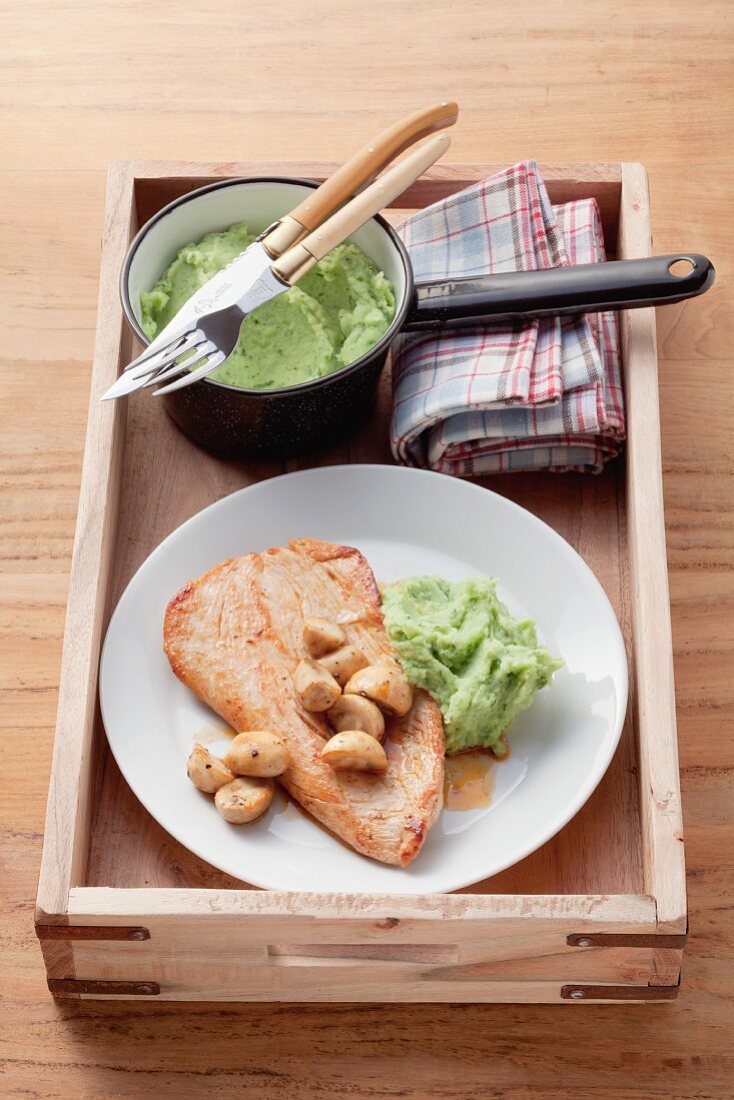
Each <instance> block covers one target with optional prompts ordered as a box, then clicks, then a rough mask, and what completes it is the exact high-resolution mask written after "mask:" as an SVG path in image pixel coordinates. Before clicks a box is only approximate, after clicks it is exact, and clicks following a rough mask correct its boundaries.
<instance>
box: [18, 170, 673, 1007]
mask: <svg viewBox="0 0 734 1100" xmlns="http://www.w3.org/2000/svg"><path fill="white" fill-rule="evenodd" d="M333 167H334V166H333V165H329V164H315V163H314V164H311V163H309V164H283V163H276V164H257V165H240V164H218V165H217V164H215V165H206V166H201V165H190V164H182V163H155V162H153V163H151V162H143V163H139V164H123V165H118V166H115V167H113V168H112V169H111V170H110V174H109V180H108V190H107V207H106V218H105V229H104V237H103V256H102V268H101V276H100V294H99V316H98V331H97V342H96V347H95V363H94V372H93V380H92V392H91V397H90V413H89V423H88V429H87V440H86V448H85V459H84V467H83V473H82V485H81V492H80V501H79V514H78V520H77V533H76V540H75V547H74V554H73V559H72V570H71V579H70V588H69V611H68V615H67V624H66V631H65V637H64V650H63V659H62V670H61V683H60V693H59V707H58V719H57V730H56V741H55V747H54V759H53V765H52V779H51V786H50V791H49V802H48V811H47V821H46V834H45V841H44V853H43V861H42V867H41V875H40V881H39V891H38V905H37V931H38V935H39V939H40V940H41V946H42V949H43V952H44V956H45V959H46V966H47V972H48V976H49V985H50V988H51V989H52V991H53V992H54V993H55V994H56V995H59V996H64V997H76V998H79V997H84V998H86V997H108V996H124V997H158V998H161V999H168V1000H178V999H180V1000H186V999H191V1000H222V1001H225V1000H293V1001H296V1000H330V1001H338V1000H355V1001H360V1000H364V1001H369V1000H376V1001H390V1000H395V1001H447V1002H448V1001H457V1002H459V1001H497V1002H518V1003H519V1002H562V1001H579V1002H580V1001H583V1000H602V1001H623V1000H630V999H632V1000H648V999H655V1000H658V999H669V998H670V997H672V996H674V995H675V992H676V987H677V981H678V977H679V973H680V958H681V948H682V942H683V939H684V933H685V878H684V865H683V847H682V843H681V837H682V833H681V823H680V795H679V780H678V771H677V753H676V742H675V706H674V698H673V693H672V658H671V644H670V620H669V608H668V603H667V569H666V563H665V541H664V528H663V513H662V488H661V485H662V481H661V474H660V448H659V421H658V408H657V362H656V350H655V324H654V314H653V312H652V311H650V310H641V311H637V312H636V313H631V314H625V315H622V349H623V356H624V360H625V371H626V375H625V378H626V390H627V406H628V425H629V434H630V436H631V439H630V443H629V445H628V448H627V456H626V497H627V504H626V509H627V521H628V535H629V540H628V547H629V562H628V568H629V576H630V585H629V587H630V593H631V602H632V608H631V619H632V624H633V630H632V638H629V637H628V639H627V642H628V646H629V649H630V657H631V666H632V667H631V677H632V681H633V684H634V685H635V690H634V691H633V693H632V694H631V711H632V714H631V718H632V722H633V726H634V730H635V736H636V743H637V769H638V773H639V807H640V810H639V813H640V815H641V819H642V820H641V827H642V837H641V844H642V847H641V863H642V869H641V874H640V882H641V884H642V890H641V892H640V893H638V894H630V893H629V892H625V891H624V890H621V891H619V892H617V893H611V894H610V893H606V894H600V893H598V892H595V891H591V892H590V893H589V894H578V893H561V894H554V895H550V894H539V895H534V894H529V893H525V892H520V891H518V892H517V893H511V892H507V891H506V890H504V891H502V890H500V889H498V890H497V892H491V893H486V892H485V893H481V892H480V893H462V894H454V895H432V896H429V897H424V898H411V897H403V896H400V895H390V896H383V897H362V896H359V895H343V896H342V895H316V894H279V893H273V892H269V891H254V890H251V889H245V888H243V889H206V890H203V889H184V888H178V889H156V888H144V887H143V884H142V883H141V885H140V886H136V887H135V888H130V887H129V886H128V885H127V883H126V884H125V885H124V886H117V885H116V884H115V881H114V880H113V881H112V882H111V883H110V885H104V886H102V885H101V884H99V880H98V879H97V880H96V881H95V880H94V879H93V882H92V883H90V882H89V879H88V873H87V861H88V856H89V851H90V844H91V840H90V832H91V822H92V807H93V805H94V800H95V794H96V792H97V790H98V786H99V783H100V761H101V760H102V758H103V756H104V753H105V752H106V745H105V743H104V735H103V733H102V732H101V726H100V722H99V714H98V703H97V666H98V661H99V651H100V645H101V639H102V634H103V630H104V627H105V625H106V622H107V620H108V618H109V614H110V612H111V606H110V604H111V601H112V600H113V598H114V592H113V591H112V585H111V575H112V570H113V566H114V561H115V553H116V532H117V520H118V511H119V507H120V495H121V485H122V476H123V458H124V454H123V452H124V448H125V437H126V422H125V419H126V410H125V406H124V404H123V403H114V404H110V403H101V402H100V400H99V398H100V396H101V394H102V393H103V392H104V390H105V389H106V388H107V387H108V386H109V385H110V384H111V383H112V381H113V380H114V378H115V377H116V376H117V374H118V372H119V370H120V368H121V364H122V363H123V362H124V361H125V359H126V358H127V357H128V356H129V354H130V351H131V339H130V336H129V333H128V332H127V329H126V327H125V325H124V322H123V318H122V313H121V309H120V307H119V302H118V294H117V281H118V276H119V270H120V266H121V263H122V259H123V256H124V253H125V250H126V248H127V245H128V243H129V241H130V239H131V236H132V235H133V234H134V232H135V230H136V228H137V226H138V225H139V224H140V223H141V222H143V221H144V220H146V219H147V218H148V217H150V216H151V214H152V213H154V212H155V211H156V210H157V209H160V207H161V206H163V205H165V203H166V202H168V201H170V200H171V199H172V198H174V197H176V196H178V195H180V194H183V193H184V192H186V191H188V190H190V189H192V188H193V187H196V186H199V185H201V184H203V183H207V182H211V180H213V179H217V178H225V177H231V176H238V175H242V176H251V175H293V176H305V177H309V178H315V179H321V178H324V177H325V176H326V175H328V174H329V172H330V171H331V170H332V169H333ZM493 170H494V168H493V167H492V166H488V165H454V166H445V167H441V168H436V169H434V170H432V171H431V172H430V173H429V174H428V176H427V177H426V178H425V179H421V180H420V181H418V182H417V183H416V184H414V185H413V187H411V188H410V189H409V191H408V192H407V193H406V194H405V195H404V196H403V197H402V199H401V209H402V208H406V209H412V208H418V207H422V206H425V205H427V204H428V203H430V202H434V201H436V200H437V199H439V198H442V197H445V196H446V195H448V194H451V193H453V192H454V191H457V190H460V189H461V188H463V187H465V186H467V185H468V184H470V183H473V182H475V181H476V180H478V179H481V178H483V177H484V176H486V175H487V174H489V173H491V172H492V171H493ZM541 171H542V173H543V177H544V179H545V180H546V182H547V183H548V187H549V192H550V195H551V199H552V201H554V202H564V201H569V200H571V199H574V198H578V197H587V196H588V195H590V194H594V195H595V196H596V197H597V200H598V201H599V204H600V208H601V212H602V219H603V223H604V231H605V237H606V240H607V242H608V245H609V244H610V242H611V246H612V248H613V247H614V244H615V242H617V248H618V254H619V256H620V257H632V256H637V255H646V254H648V253H649V249H650V232H649V209H648V203H647V186H646V179H645V174H644V170H643V169H642V168H641V166H639V165H622V166H621V168H620V166H618V165H580V166H579V165H576V166H563V165H544V166H542V167H541ZM631 812H635V813H636V812H637V811H636V810H633V811H631ZM140 813H143V811H142V810H140ZM103 881H106V880H105V879H103ZM505 881H506V880H505V879H503V878H500V884H502V883H505ZM507 881H508V882H509V883H510V885H512V880H511V879H508V880H507ZM489 889H490V890H491V889H492V886H490V887H489ZM661 934H662V938H661ZM604 937H609V939H606V940H605V938H604Z"/></svg>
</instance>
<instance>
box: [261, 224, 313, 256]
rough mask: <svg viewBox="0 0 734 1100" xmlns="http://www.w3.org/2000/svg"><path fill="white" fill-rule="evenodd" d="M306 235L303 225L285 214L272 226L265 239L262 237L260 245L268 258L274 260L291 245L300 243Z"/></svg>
mask: <svg viewBox="0 0 734 1100" xmlns="http://www.w3.org/2000/svg"><path fill="white" fill-rule="evenodd" d="M307 233H308V230H307V229H306V227H305V225H301V223H300V222H299V221H296V219H295V218H292V217H291V216H290V214H285V215H284V216H283V217H282V218H281V219H280V221H279V222H278V223H277V224H276V225H274V226H273V228H272V229H271V230H270V232H269V233H268V234H267V236H266V237H263V241H262V245H263V248H264V249H265V251H266V252H267V254H268V256H272V258H273V259H274V260H276V259H277V258H278V256H282V255H283V253H284V252H286V251H287V250H288V249H289V248H291V247H292V245H294V244H296V242H297V241H300V240H301V238H302V237H305V236H306V234H307Z"/></svg>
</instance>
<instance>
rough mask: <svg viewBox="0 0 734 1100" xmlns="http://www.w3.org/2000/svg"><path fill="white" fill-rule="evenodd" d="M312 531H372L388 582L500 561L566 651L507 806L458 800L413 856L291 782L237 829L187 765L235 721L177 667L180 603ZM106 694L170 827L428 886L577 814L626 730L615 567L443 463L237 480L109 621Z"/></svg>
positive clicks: (513, 764)
mask: <svg viewBox="0 0 734 1100" xmlns="http://www.w3.org/2000/svg"><path fill="white" fill-rule="evenodd" d="M298 536H311V537H314V538H320V539H327V540H329V541H333V542H338V543H344V544H347V545H350V546H356V547H358V548H359V549H360V550H361V551H362V552H363V553H364V554H365V556H366V557H367V559H368V561H369V562H370V564H371V565H372V568H373V570H374V572H375V575H376V576H377V578H378V580H380V581H385V582H390V581H394V580H397V579H399V578H400V577H404V576H410V575H413V574H417V573H438V574H441V575H442V576H444V577H447V578H449V579H451V580H456V579H459V578H461V577H468V576H481V575H485V576H496V577H498V578H499V580H500V584H499V589H498V590H499V594H500V596H501V597H502V599H504V600H505V601H506V603H507V604H508V606H509V608H510V610H511V611H512V612H513V614H515V615H518V616H523V617H525V616H530V617H532V618H534V619H535V620H536V622H537V623H538V632H539V637H540V639H541V641H542V642H543V643H544V644H546V645H547V646H548V647H549V648H550V650H551V651H552V652H553V653H554V654H558V655H560V656H561V657H563V659H564V661H565V666H564V668H563V669H562V670H561V671H560V672H558V673H557V674H556V676H555V678H554V681H553V684H552V685H551V686H550V687H548V688H545V689H544V690H543V691H541V692H540V693H539V695H538V697H537V699H536V701H535V703H534V704H533V706H532V707H531V708H530V709H529V710H528V711H526V712H525V713H524V714H523V715H521V716H520V718H519V719H518V721H517V722H516V723H515V725H514V726H513V728H512V732H511V733H510V735H509V745H510V750H511V751H510V755H509V758H508V759H507V760H506V761H503V762H502V763H499V764H497V766H496V771H495V794H494V798H493V801H492V803H491V805H490V806H489V807H488V808H484V809H481V810H467V811H451V812H448V811H446V810H444V811H443V812H442V814H441V817H440V818H439V820H438V821H437V823H436V824H435V826H434V827H433V829H432V830H431V832H430V833H429V835H428V839H427V840H426V843H425V845H424V847H423V850H422V852H421V853H420V855H419V856H418V857H417V858H416V859H415V860H414V862H413V863H412V864H411V865H410V866H409V867H407V868H405V869H400V868H395V867H387V866H384V865H383V864H380V863H376V862H374V861H373V860H370V859H366V858H365V857H363V856H360V855H357V854H356V853H355V852H353V851H352V850H351V849H349V848H347V847H346V845H344V844H342V843H340V842H339V841H337V840H335V839H334V838H333V837H331V836H330V835H329V834H328V833H327V832H326V831H325V830H324V829H322V828H321V827H319V826H318V825H317V824H315V823H314V822H313V821H311V820H310V819H309V818H308V817H306V815H305V814H303V813H302V812H301V811H300V810H299V809H298V808H297V807H296V806H295V805H293V804H292V803H290V802H288V801H287V800H286V798H285V797H284V796H283V795H280V794H278V795H276V798H275V799H274V801H273V804H272V806H271V808H270V810H269V811H268V813H267V814H266V815H265V816H264V817H263V818H261V819H260V820H259V821H257V822H256V823H254V824H252V825H248V826H244V827H241V828H234V827H232V826H231V825H228V824H227V823H226V822H225V821H223V820H222V818H220V816H219V815H218V814H217V812H216V810H215V808H214V806H213V804H212V800H211V798H210V797H209V796H207V795H203V794H201V793H200V792H199V791H197V790H195V788H194V787H193V786H192V784H191V783H190V782H189V780H188V779H187V777H186V758H187V756H188V754H189V752H190V750H191V747H192V745H193V743H194V741H195V740H197V739H198V738H199V737H201V735H202V731H204V738H205V740H206V741H207V743H208V744H209V745H210V747H212V751H214V752H217V751H218V750H219V749H220V748H221V749H224V747H225V745H226V743H227V740H228V738H227V737H226V736H225V735H224V732H223V723H222V721H221V720H220V719H218V718H217V716H216V715H214V714H213V712H212V711H210V710H209V709H208V708H207V707H205V706H204V705H203V704H202V703H200V702H198V700H197V699H195V698H194V696H193V695H192V694H191V692H190V691H189V690H188V689H187V688H185V687H184V686H183V684H181V683H180V682H179V681H178V680H177V679H176V678H175V676H174V675H173V673H172V672H171V670H170V668H169V665H168V661H167V659H166V657H165V655H164V653H163V649H162V624H163V613H164V610H165V607H166V604H167V603H168V601H169V599H170V598H171V597H172V596H173V595H174V593H175V592H177V591H178V589H179V588H180V587H181V586H182V585H183V584H185V582H186V581H188V580H191V579H193V578H195V577H198V576H200V575H201V574H202V573H204V572H205V571H206V570H207V569H210V568H211V567H212V566H214V565H216V564H217V563H218V562H220V561H222V560H223V559H224V558H228V557H232V556H237V555H240V554H244V553H247V552H249V551H253V550H265V549H266V548H267V547H269V546H277V545H282V544H283V543H285V542H286V541H287V540H288V539H289V538H293V537H298ZM100 698H101V705H102V715H103V719H104V724H105V728H106V730H107V737H108V739H109V743H110V747H111V749H112V752H113V753H114V755H115V759H116V760H117V763H118V764H119V766H120V769H121V771H122V773H123V775H124V776H125V779H126V780H127V782H128V783H129V784H130V786H131V787H132V789H133V791H134V792H135V794H136V795H137V797H138V798H139V799H140V801H141V802H142V803H143V805H144V806H145V807H146V809H147V810H148V811H149V812H150V813H151V814H152V815H153V817H155V818H156V820H157V821H159V822H160V824H161V825H162V826H163V828H164V829H167V831H168V832H169V833H171V835H172V836H174V837H175V838H176V839H177V840H179V841H180V842H181V843H182V844H184V845H185V846H186V847H187V848H189V849H190V850H191V851H192V852H195V853H196V855H198V856H200V857H201V858H202V859H205V860H206V861H207V862H208V863H211V864H213V865H214V866H215V867H218V868H220V869H221V870H222V871H225V872H227V874H230V875H233V876H234V877H236V878H240V879H243V880H245V881H247V882H250V883H253V884H254V885H256V886H262V887H267V888H269V889H275V890H311V891H319V892H321V891H324V892H326V891H343V892H361V893H381V892H385V893H390V892H394V893H403V894H419V893H431V892H444V891H448V890H456V889H459V888H460V887H463V886H468V885H470V884H471V883H474V882H479V881H480V880H481V879H484V878H487V877H488V876H490V875H493V874H496V873H497V872H498V871H501V870H503V869H504V868H505V867H509V866H510V865H511V864H513V863H516V862H517V861H518V860H520V859H522V858H523V857H524V856H527V855H528V854H529V853H530V852H532V851H534V850H535V849H536V848H538V847H539V846H540V845H541V844H544V843H545V841H547V840H548V839H549V838H550V837H552V836H553V835H554V834H555V833H557V832H558V830H559V829H561V828H562V827H563V826H564V825H565V824H566V822H567V821H569V819H570V818H571V817H573V815H574V814H575V813H576V812H577V811H578V810H579V809H580V808H581V806H583V804H584V802H585V801H586V800H587V798H588V797H589V795H590V794H591V793H592V791H593V790H594V788H595V787H596V785H597V784H598V782H599V780H600V779H601V777H602V776H603V774H604V772H605V771H606V768H607V766H608V765H609V762H610V760H611V758H612V755H613V753H614V750H615V748H616V746H617V743H618V741H619V736H620V732H621V730H622V723H623V721H624V714H625V707H626V703H627V666H626V662H625V653H624V645H623V641H622V635H621V632H620V629H619V626H618V624H617V621H616V619H615V616H614V612H613V611H612V608H611V606H610V604H609V601H608V600H607V597H606V595H605V594H604V592H603V590H602V588H601V586H600V585H599V582H598V581H597V580H596V578H595V577H594V575H593V574H592V572H591V571H590V570H589V568H588V566H586V565H585V563H584V562H583V561H582V559H581V558H580V557H579V556H578V554H577V553H576V552H575V551H574V550H572V549H571V547H570V546H569V545H568V543H566V542H565V541H564V540H563V539H562V538H561V537H560V536H559V535H557V534H556V533H555V532H554V531H553V530H552V529H551V528H549V527H547V526H546V525H545V524H544V523H542V522H541V521H540V520H539V519H537V518H536V517H535V516H533V515H531V514H530V513H529V512H526V511H525V510H524V509H522V508H520V507H518V506H517V505H516V504H513V503H511V502H510V501H507V500H505V499H504V498H503V497H501V496H497V495H496V494H495V493H492V492H490V491H488V490H487V489H483V488H480V487H478V486H475V485H471V484H469V483H467V482H463V481H458V480H456V479H454V478H449V477H444V476H442V475H439V474H433V473H427V472H423V471H418V470H410V469H403V468H399V467H393V466H331V467H323V468H320V469H313V470H306V471H303V472H300V473H295V474H288V475H286V476H284V477H277V478H273V479H272V480H269V481H264V482H260V483H259V484H257V485H254V486H251V487H250V488H248V489H243V490H242V491H240V492H238V493H233V494H232V495H231V496H229V497H226V498H225V499H224V500H220V501H218V502H217V503H216V504H212V505H211V506H210V507H209V508H206V509H204V511H203V512H200V513H199V514H198V515H197V516H194V517H193V518H192V519H190V520H189V521H188V522H187V523H184V524H183V525H182V526H181V527H179V528H178V530H177V531H174V532H173V534H171V535H170V536H169V537H168V538H167V539H166V540H165V541H164V542H163V543H161V545H160V546H159V547H158V548H157V549H156V550H154V551H153V553H152V554H151V555H150V557H149V558H148V559H147V561H146V562H145V563H144V564H143V565H142V566H141V568H140V569H139V570H138V572H137V573H136V575H135V576H134V577H133V579H132V580H131V582H130V584H129V585H128V587H127V589H126V591H125V593H124V595H123V596H122V598H121V600H120V602H119V604H118V606H117V609H116V610H115V613H114V615H113V617H112V620H111V622H110V626H109V629H108V632H107V637H106V640H105V645H104V650H103V653H102V664H101V670H100ZM217 731H219V732H217ZM161 776H165V781H163V782H161V779H160V777H161Z"/></svg>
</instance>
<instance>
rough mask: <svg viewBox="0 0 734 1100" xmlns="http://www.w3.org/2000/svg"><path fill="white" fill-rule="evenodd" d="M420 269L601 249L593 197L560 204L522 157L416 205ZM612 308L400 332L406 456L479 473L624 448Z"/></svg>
mask: <svg viewBox="0 0 734 1100" xmlns="http://www.w3.org/2000/svg"><path fill="white" fill-rule="evenodd" d="M399 232H400V234H401V236H402V238H403V240H404V242H405V245H406V247H407V249H408V251H409V253H410V257H411V261H412V263H413V268H414V273H415V277H416V280H417V281H422V280H428V279H443V278H456V277H460V276H468V275H478V274H482V273H486V272H502V271H532V270H536V269H539V268H547V267H558V266H561V265H564V264H576V263H592V262H594V261H599V260H604V258H605V253H604V240H603V236H602V231H601V220H600V216H599V210H598V207H597V204H596V201H595V200H594V199H584V200H581V201H579V202H573V203H567V204H565V205H563V206H557V207H553V206H551V203H550V200H549V198H548V193H547V191H546V189H545V185H544V184H543V181H542V179H541V178H540V174H539V172H538V167H537V165H536V164H535V162H534V161H526V162H524V163H522V164H517V165H515V166H514V167H513V168H508V169H507V170H506V171H504V172H500V173H499V174H498V175H496V176H493V177H492V178H491V179H487V180H484V181H482V182H481V183H479V184H475V185H474V186H473V187H469V188H467V189H466V190H465V191H462V192H460V193H459V194H458V195H452V196H451V198H450V199H447V200H446V201H445V202H441V203H437V204H435V205H434V206H430V207H427V208H426V209H425V210H422V211H421V212H420V213H419V214H416V215H415V216H414V217H413V218H410V219H409V220H408V221H407V222H405V224H404V225H403V226H401V228H400V229H399ZM623 438H624V406H623V396H622V382H621V374H620V361H619V350H618V340H617V318H616V314H614V313H601V314H588V315H586V316H584V317H580V318H578V319H577V318H572V319H563V320H561V319H560V318H550V319H543V320H540V321H533V322H529V323H528V324H526V325H507V326H503V327H501V328H500V327H486V328H477V329H474V328H473V329H471V330H467V329H456V330H453V331H452V330H450V329H449V330H445V331H444V332H442V333H441V335H440V336H437V335H436V334H435V333H428V334H425V333H419V334H415V335H409V336H402V337H400V339H399V341H398V342H397V346H396V348H395V351H394V354H393V415H392V423H391V443H392V449H393V454H394V455H395V457H396V459H398V461H400V462H403V463H405V464H407V465H411V466H421V467H425V468H431V469H434V470H439V471H440V472H442V473H448V474H457V475H459V476H464V477H471V476H472V475H477V476H478V475H482V474H489V473H501V472H504V471H507V470H537V469H550V470H556V471H563V470H592V471H594V472H599V471H600V470H601V469H602V467H603V465H604V463H605V462H606V461H607V459H609V458H612V457H613V456H614V455H616V454H618V453H619V448H620V442H621V440H622V439H623Z"/></svg>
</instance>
